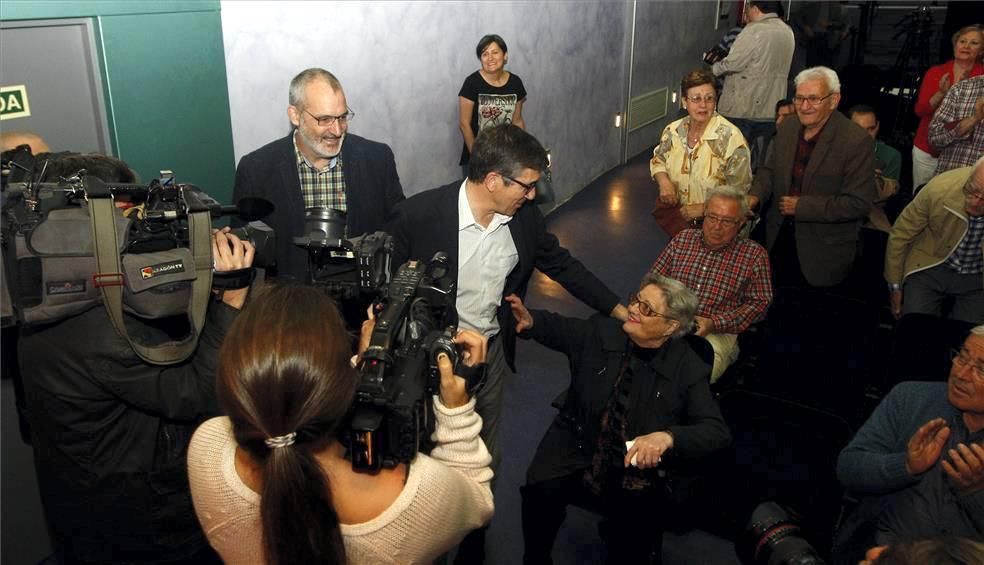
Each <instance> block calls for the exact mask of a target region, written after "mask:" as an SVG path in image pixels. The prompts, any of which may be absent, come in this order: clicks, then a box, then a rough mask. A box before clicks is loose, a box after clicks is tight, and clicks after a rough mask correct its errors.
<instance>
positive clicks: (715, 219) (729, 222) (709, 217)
mask: <svg viewBox="0 0 984 565" xmlns="http://www.w3.org/2000/svg"><path fill="white" fill-rule="evenodd" d="M708 222H710V223H712V224H717V225H719V226H724V227H726V228H733V227H735V226H737V225H738V224H740V223H741V220H738V219H735V218H722V217H721V216H717V215H715V214H704V223H708Z"/></svg>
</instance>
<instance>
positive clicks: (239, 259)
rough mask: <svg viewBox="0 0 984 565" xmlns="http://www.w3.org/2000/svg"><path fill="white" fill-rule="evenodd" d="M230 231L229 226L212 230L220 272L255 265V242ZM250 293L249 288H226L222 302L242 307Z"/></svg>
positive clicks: (213, 246) (216, 267) (214, 256)
mask: <svg viewBox="0 0 984 565" xmlns="http://www.w3.org/2000/svg"><path fill="white" fill-rule="evenodd" d="M230 231H231V230H230V228H228V227H225V228H222V229H221V230H212V260H213V261H214V265H215V271H216V272H218V273H223V272H227V271H238V270H239V269H246V268H249V267H252V266H253V253H254V249H253V244H252V243H250V242H248V241H243V240H241V239H239V238H238V237H236V236H235V235H234V234H232V233H230ZM248 293H249V288H239V289H235V290H226V291H225V292H223V293H222V302H225V303H226V304H228V305H229V306H232V307H233V308H237V309H239V308H242V307H243V304H245V302H246V295H247V294H248Z"/></svg>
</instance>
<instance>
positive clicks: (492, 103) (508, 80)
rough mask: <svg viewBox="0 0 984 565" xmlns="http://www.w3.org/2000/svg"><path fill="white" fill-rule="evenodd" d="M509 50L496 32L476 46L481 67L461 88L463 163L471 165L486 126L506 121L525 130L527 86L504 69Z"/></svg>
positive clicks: (460, 109)
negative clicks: (472, 151)
mask: <svg viewBox="0 0 984 565" xmlns="http://www.w3.org/2000/svg"><path fill="white" fill-rule="evenodd" d="M508 51H509V49H508V47H506V42H505V41H503V40H502V38H501V37H499V36H498V35H494V34H493V35H486V36H485V37H483V38H482V39H481V41H479V42H478V47H476V48H475V55H477V56H478V59H479V60H480V61H481V62H482V68H481V69H479V70H477V71H475V72H474V73H472V74H470V75H468V78H466V79H465V82H464V84H462V85H461V90H459V91H458V108H459V110H458V125H459V127H460V128H461V135H462V136H463V137H464V138H465V143H464V146H463V147H462V148H461V161H460V163H459V164H461V165H467V164H468V156H469V155H470V154H471V148H472V144H473V143H474V142H475V136H477V135H478V133H479V132H480V131H482V130H483V129H485V128H487V127H491V126H495V125H499V124H505V123H512V124H515V125H517V126H519V127H521V128H523V129H526V122H524V121H523V101H525V100H526V88H525V87H524V86H523V81H522V79H520V78H519V77H518V76H516V75H514V74H512V73H510V72H509V71H507V70H506V69H505V67H506V62H507V61H508V60H509V55H508Z"/></svg>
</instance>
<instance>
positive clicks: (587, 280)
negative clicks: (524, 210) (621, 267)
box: [533, 208, 618, 315]
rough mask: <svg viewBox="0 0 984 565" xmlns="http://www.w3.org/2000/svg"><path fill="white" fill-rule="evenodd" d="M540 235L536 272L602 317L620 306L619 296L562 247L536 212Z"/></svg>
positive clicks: (537, 230)
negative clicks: (548, 278)
mask: <svg viewBox="0 0 984 565" xmlns="http://www.w3.org/2000/svg"><path fill="white" fill-rule="evenodd" d="M533 211H534V222H535V224H534V229H535V234H536V268H537V269H540V271H542V272H543V273H544V274H546V275H547V276H548V277H550V278H551V279H553V280H555V281H557V282H558V283H560V285H561V286H563V287H564V288H565V289H566V290H567V292H570V293H571V294H572V295H574V296H575V297H576V298H577V299H579V300H580V301H581V302H584V303H585V304H587V305H588V306H591V307H592V308H594V309H595V310H597V311H599V312H601V313H602V314H606V315H607V314H609V313H611V311H612V309H613V308H615V305H617V304H618V296H617V295H616V294H615V293H614V292H612V291H611V290H610V289H609V288H608V287H607V286H605V283H603V282H601V280H600V279H598V277H596V276H595V275H594V273H592V272H591V271H589V270H588V269H587V268H586V267H585V266H584V265H583V264H582V263H581V262H580V261H578V260H577V259H575V258H574V257H571V254H570V252H569V251H567V249H564V248H563V247H561V246H560V242H558V241H557V237H556V236H555V235H554V234H552V233H550V232H548V231H547V229H546V225H545V222H544V219H543V214H541V213H540V210H538V209H536V208H534V209H533Z"/></svg>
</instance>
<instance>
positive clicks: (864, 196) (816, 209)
mask: <svg viewBox="0 0 984 565" xmlns="http://www.w3.org/2000/svg"><path fill="white" fill-rule="evenodd" d="M847 125H850V122H847ZM840 129H841V130H842V131H843V129H844V126H842V127H841V128H840ZM862 134H863V132H856V135H852V136H850V137H848V136H847V135H846V132H845V135H838V136H837V137H836V143H837V147H835V148H834V149H833V150H832V152H836V153H837V154H838V157H839V158H840V159H841V160H842V163H843V165H842V166H843V168H842V171H843V172H842V174H841V178H842V179H843V180H842V181H841V182H842V183H843V184H842V185H841V190H840V192H839V193H837V194H804V195H803V196H800V199H799V203H797V205H796V221H797V222H825V223H837V222H850V221H856V220H859V219H861V218H864V217H865V216H867V215H868V213H869V212H870V211H871V206H872V204H873V203H874V201H875V200H876V198H877V195H878V188H877V186H876V185H875V173H874V171H875V146H874V144H873V143H871V139H870V138H869V137H868V136H866V135H862ZM818 174H819V173H818Z"/></svg>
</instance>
